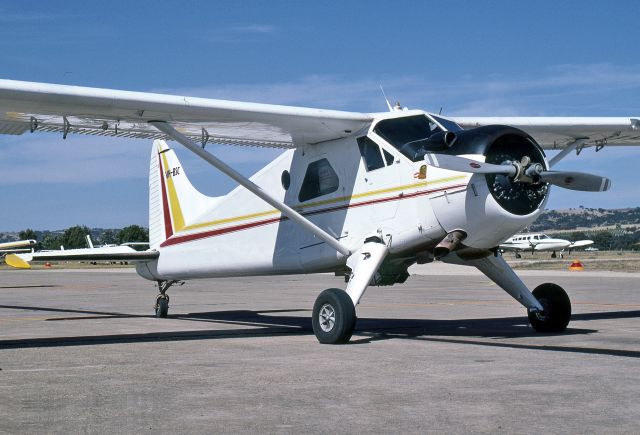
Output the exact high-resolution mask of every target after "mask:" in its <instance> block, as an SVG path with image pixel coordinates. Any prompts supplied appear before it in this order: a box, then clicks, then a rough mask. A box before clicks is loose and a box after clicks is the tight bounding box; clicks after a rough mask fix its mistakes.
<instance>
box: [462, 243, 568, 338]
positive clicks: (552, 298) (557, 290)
mask: <svg viewBox="0 0 640 435" xmlns="http://www.w3.org/2000/svg"><path fill="white" fill-rule="evenodd" d="M463 264H465V263H463ZM466 264H469V265H472V266H475V267H477V268H478V269H479V270H480V271H481V272H482V273H484V274H485V275H486V276H487V277H488V278H489V279H491V280H492V281H493V282H495V283H496V284H498V285H499V286H500V287H502V289H503V290H505V291H506V292H507V293H509V294H510V295H511V296H512V297H513V298H514V299H515V300H516V301H518V302H520V303H521V304H522V305H524V306H525V307H526V308H527V312H528V316H529V322H530V323H531V326H532V327H533V329H535V330H536V331H537V332H546V333H549V332H562V331H564V330H565V329H566V327H567V325H568V324H569V320H570V319H571V302H570V301H569V296H567V293H566V292H565V291H564V290H563V289H562V287H560V286H559V285H556V284H550V283H547V284H541V285H539V286H538V287H536V289H535V290H534V291H533V292H529V289H528V288H527V286H526V285H525V284H524V283H523V282H522V280H521V279H520V278H518V276H517V275H516V274H515V273H514V272H513V270H512V269H511V267H509V265H508V264H507V263H506V262H505V261H504V259H503V258H502V257H493V256H490V257H486V258H481V259H478V260H470V261H466Z"/></svg>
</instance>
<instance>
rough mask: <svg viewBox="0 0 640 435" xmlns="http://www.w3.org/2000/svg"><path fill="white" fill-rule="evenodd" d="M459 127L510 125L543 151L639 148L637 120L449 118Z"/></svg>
mask: <svg viewBox="0 0 640 435" xmlns="http://www.w3.org/2000/svg"><path fill="white" fill-rule="evenodd" d="M449 119H451V120H453V121H454V122H456V123H458V124H459V125H460V126H461V127H463V128H465V129H467V128H474V127H480V126H483V125H510V126H513V127H516V128H519V129H521V130H524V131H526V132H527V133H529V134H530V135H531V136H532V137H533V138H534V139H535V140H536V142H538V143H539V144H540V146H542V147H543V148H545V149H562V148H565V147H567V146H569V145H571V144H573V143H575V142H576V141H580V145H581V146H585V147H588V146H596V147H600V146H604V145H607V146H619V145H640V116H639V117H467V116H465V117H462V116H460V117H455V116H453V117H449Z"/></svg>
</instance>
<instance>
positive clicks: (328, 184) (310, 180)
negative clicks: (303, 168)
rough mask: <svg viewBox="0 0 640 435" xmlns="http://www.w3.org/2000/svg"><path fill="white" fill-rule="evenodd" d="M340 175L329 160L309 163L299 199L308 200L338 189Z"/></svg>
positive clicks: (301, 200)
mask: <svg viewBox="0 0 640 435" xmlns="http://www.w3.org/2000/svg"><path fill="white" fill-rule="evenodd" d="M339 184H340V181H339V180H338V175H337V174H336V171H334V170H333V168H332V167H331V165H330V164H329V160H327V159H320V160H316V161H315V162H311V163H309V166H308V167H307V173H306V174H304V180H303V181H302V187H301V188H300V194H299V195H298V201H300V202H303V201H308V200H310V199H313V198H317V197H319V196H322V195H327V194H329V193H331V192H335V191H336V190H338V185H339Z"/></svg>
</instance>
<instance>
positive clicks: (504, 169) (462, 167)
mask: <svg viewBox="0 0 640 435" xmlns="http://www.w3.org/2000/svg"><path fill="white" fill-rule="evenodd" d="M424 159H425V161H426V162H427V163H429V165H431V166H434V167H436V168H441V169H447V170H449V171H457V172H471V173H473V174H506V175H510V176H513V175H515V174H516V172H517V170H516V168H515V167H514V166H513V165H494V164H492V163H483V162H479V161H477V160H471V159H467V158H464V157H459V156H451V155H449V154H433V153H427V154H425V156H424Z"/></svg>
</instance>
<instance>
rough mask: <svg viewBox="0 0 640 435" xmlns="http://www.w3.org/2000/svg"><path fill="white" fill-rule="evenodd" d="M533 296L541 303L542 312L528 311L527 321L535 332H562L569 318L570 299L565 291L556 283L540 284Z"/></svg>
mask: <svg viewBox="0 0 640 435" xmlns="http://www.w3.org/2000/svg"><path fill="white" fill-rule="evenodd" d="M532 293H533V296H535V298H536V299H537V300H538V301H539V302H540V303H541V304H542V306H543V307H544V311H543V312H542V313H531V312H530V313H529V322H530V323H531V326H532V327H533V329H535V330H536V331H537V332H543V333H549V332H562V331H564V330H565V329H566V328H567V325H568V324H569V320H570V319H571V301H570V300H569V296H568V295H567V292H565V291H564V289H563V288H562V287H560V286H559V285H556V284H551V283H546V284H541V285H539V286H538V287H536V288H535V290H533V292H532Z"/></svg>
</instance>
